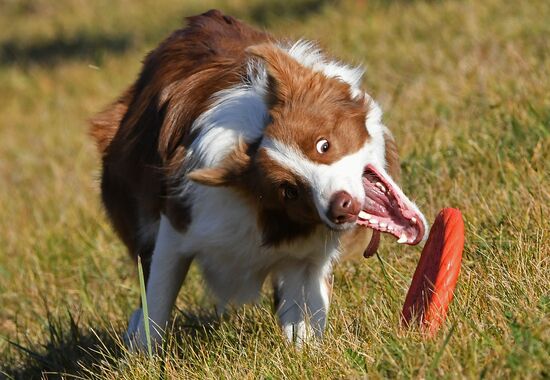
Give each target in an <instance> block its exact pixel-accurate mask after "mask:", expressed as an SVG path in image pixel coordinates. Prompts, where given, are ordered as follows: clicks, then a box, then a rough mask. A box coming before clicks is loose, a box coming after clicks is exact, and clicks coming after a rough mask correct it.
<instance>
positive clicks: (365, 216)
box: [357, 211, 370, 220]
mask: <svg viewBox="0 0 550 380" xmlns="http://www.w3.org/2000/svg"><path fill="white" fill-rule="evenodd" d="M357 216H358V217H359V218H360V219H363V220H369V219H370V215H369V214H367V213H366V212H365V211H359V215H357Z"/></svg>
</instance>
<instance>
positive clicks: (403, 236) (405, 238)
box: [397, 233, 407, 244]
mask: <svg viewBox="0 0 550 380" xmlns="http://www.w3.org/2000/svg"><path fill="white" fill-rule="evenodd" d="M397 242H398V243H399V244H403V243H406V242H407V235H405V234H404V233H402V234H401V236H400V237H399V240H397Z"/></svg>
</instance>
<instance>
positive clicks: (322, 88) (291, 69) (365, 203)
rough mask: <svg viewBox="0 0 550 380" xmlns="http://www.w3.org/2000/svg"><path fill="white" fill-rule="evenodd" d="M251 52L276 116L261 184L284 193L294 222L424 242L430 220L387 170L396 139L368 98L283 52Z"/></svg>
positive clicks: (259, 160) (262, 151)
mask: <svg viewBox="0 0 550 380" xmlns="http://www.w3.org/2000/svg"><path fill="white" fill-rule="evenodd" d="M251 50H252V53H253V54H255V55H256V56H259V57H261V58H262V59H263V60H264V62H265V65H266V68H267V71H268V78H269V79H268V84H267V91H266V92H267V99H268V103H269V109H270V116H271V122H270V124H269V125H268V126H267V127H266V129H265V132H264V137H263V139H262V142H261V145H260V147H259V149H258V152H257V155H256V164H257V165H258V166H259V168H260V173H261V176H262V177H263V178H262V179H261V181H262V182H264V183H265V182H267V183H268V184H269V185H270V186H272V188H275V189H278V192H279V201H280V203H281V207H282V208H284V209H286V210H287V214H288V216H289V217H290V218H291V219H297V220H296V221H297V222H299V221H300V220H301V221H311V222H313V221H314V220H315V219H318V220H319V221H320V222H322V223H325V224H326V225H327V226H328V227H329V228H331V229H338V230H339V229H347V228H350V227H352V226H354V225H355V224H356V223H358V224H363V225H367V226H368V227H371V228H373V229H375V230H378V231H382V232H388V233H391V234H393V235H395V236H396V237H398V238H399V239H400V240H399V242H402V243H403V242H406V243H409V244H416V243H418V242H419V241H421V240H422V239H423V238H424V235H425V231H426V230H427V228H426V222H425V219H424V216H423V215H422V213H420V211H419V210H418V208H417V207H416V206H415V205H414V204H413V203H412V202H411V201H410V200H409V199H408V198H407V197H406V196H405V195H404V194H403V192H402V191H401V189H400V188H399V187H398V186H397V185H396V183H395V182H394V181H393V180H392V178H391V177H390V176H389V175H388V174H387V172H386V170H385V168H386V167H387V166H388V164H389V163H388V162H387V159H386V157H387V156H388V155H387V154H386V153H387V152H386V141H387V140H391V135H389V131H387V129H386V128H385V127H384V126H383V125H382V124H381V120H380V118H381V112H380V109H379V108H378V106H377V105H376V104H375V103H374V102H373V101H372V100H371V99H370V97H368V96H361V97H357V96H352V91H351V89H350V86H349V84H347V83H345V82H343V81H341V80H338V79H336V78H330V77H327V76H325V75H323V74H322V73H321V72H316V71H313V70H311V69H308V68H305V67H303V66H301V65H300V64H299V63H298V62H296V61H294V60H293V59H292V58H291V57H289V56H288V55H287V54H286V53H284V52H283V51H281V50H278V49H274V48H273V47H270V46H259V47H254V48H253V49H251ZM262 169H263V170H262Z"/></svg>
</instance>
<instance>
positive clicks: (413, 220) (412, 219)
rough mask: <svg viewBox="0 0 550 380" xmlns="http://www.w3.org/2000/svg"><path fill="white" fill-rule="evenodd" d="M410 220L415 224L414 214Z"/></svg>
mask: <svg viewBox="0 0 550 380" xmlns="http://www.w3.org/2000/svg"><path fill="white" fill-rule="evenodd" d="M411 222H413V223H414V224H416V218H415V217H414V216H413V217H412V218H411Z"/></svg>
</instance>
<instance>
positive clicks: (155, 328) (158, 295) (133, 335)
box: [127, 216, 193, 349]
mask: <svg viewBox="0 0 550 380" xmlns="http://www.w3.org/2000/svg"><path fill="white" fill-rule="evenodd" d="M181 238H182V236H181V235H180V234H179V232H177V231H176V230H175V229H174V228H173V227H172V226H171V224H170V222H169V221H168V219H166V218H165V217H164V216H163V217H161V221H160V226H159V232H158V236H157V240H156V243H155V249H154V251H153V257H152V263H151V273H150V275H149V281H148V282H147V291H146V295H147V306H148V310H149V331H150V332H151V341H152V342H151V343H152V344H153V346H157V345H158V344H159V343H160V342H161V341H162V338H163V335H164V330H165V329H166V327H167V323H168V320H169V318H170V313H171V312H172V308H173V306H174V302H175V300H176V297H177V295H178V292H179V290H180V288H181V285H182V283H183V280H184V279H185V276H186V275H187V271H188V270H189V266H190V264H191V261H192V260H193V259H192V258H191V257H185V256H184V255H183V254H182V253H181V250H180V247H181ZM144 322H145V321H144V318H143V312H142V309H138V310H136V311H135V312H134V313H133V315H132V317H131V318H130V323H129V326H128V332H127V337H128V339H129V343H130V345H131V347H132V348H137V349H144V348H145V347H147V337H146V334H145V323H144Z"/></svg>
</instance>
